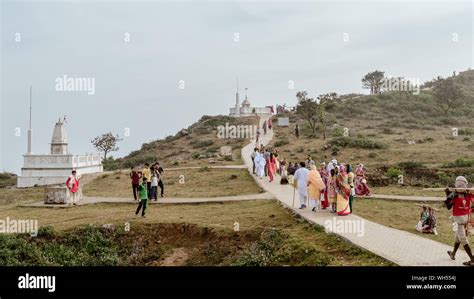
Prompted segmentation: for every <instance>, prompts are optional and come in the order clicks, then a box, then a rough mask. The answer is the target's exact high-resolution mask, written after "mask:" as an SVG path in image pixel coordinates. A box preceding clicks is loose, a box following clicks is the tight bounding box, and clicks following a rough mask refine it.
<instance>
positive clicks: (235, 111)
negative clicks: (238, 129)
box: [229, 79, 272, 117]
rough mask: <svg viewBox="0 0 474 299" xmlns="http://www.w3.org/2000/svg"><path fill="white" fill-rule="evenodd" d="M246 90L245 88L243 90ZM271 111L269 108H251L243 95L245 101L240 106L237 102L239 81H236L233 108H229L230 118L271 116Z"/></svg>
mask: <svg viewBox="0 0 474 299" xmlns="http://www.w3.org/2000/svg"><path fill="white" fill-rule="evenodd" d="M245 90H247V88H246V89H245ZM271 113H272V109H271V108H270V107H252V106H251V105H250V101H249V100H248V98H247V93H245V100H244V101H243V102H242V105H240V101H239V80H238V79H237V92H236V93H235V107H233V108H230V113H229V115H230V116H235V117H243V116H252V115H255V114H271Z"/></svg>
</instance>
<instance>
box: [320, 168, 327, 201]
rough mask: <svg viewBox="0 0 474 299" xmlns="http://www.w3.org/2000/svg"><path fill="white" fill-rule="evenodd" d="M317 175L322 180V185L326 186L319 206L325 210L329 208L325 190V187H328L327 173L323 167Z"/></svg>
mask: <svg viewBox="0 0 474 299" xmlns="http://www.w3.org/2000/svg"><path fill="white" fill-rule="evenodd" d="M319 174H320V176H321V179H322V180H323V183H324V185H325V186H326V188H325V189H324V193H323V196H322V197H321V205H322V207H323V209H326V208H327V207H328V206H329V198H328V189H329V188H327V186H329V173H328V172H327V171H326V169H325V167H323V168H321V170H320V171H319ZM322 199H324V200H322Z"/></svg>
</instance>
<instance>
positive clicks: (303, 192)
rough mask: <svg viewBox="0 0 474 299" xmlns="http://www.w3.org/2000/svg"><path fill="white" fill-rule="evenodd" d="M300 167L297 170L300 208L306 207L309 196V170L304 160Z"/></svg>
mask: <svg viewBox="0 0 474 299" xmlns="http://www.w3.org/2000/svg"><path fill="white" fill-rule="evenodd" d="M300 166H301V167H300V168H298V170H296V171H295V183H296V186H297V188H298V195H299V197H300V209H304V208H306V197H307V196H308V185H307V182H308V174H309V170H308V169H307V168H306V164H305V163H304V162H301V163H300Z"/></svg>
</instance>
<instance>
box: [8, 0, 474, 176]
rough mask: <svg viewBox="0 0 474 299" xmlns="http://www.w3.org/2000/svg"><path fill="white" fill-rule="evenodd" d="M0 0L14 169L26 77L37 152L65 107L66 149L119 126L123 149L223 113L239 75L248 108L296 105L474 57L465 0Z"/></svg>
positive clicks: (85, 145) (82, 146)
mask: <svg viewBox="0 0 474 299" xmlns="http://www.w3.org/2000/svg"><path fill="white" fill-rule="evenodd" d="M0 10H1V13H0V17H1V20H0V25H1V37H0V42H1V45H0V70H1V73H0V74H1V80H0V115H1V121H0V134H1V136H0V137H1V138H0V171H9V172H14V173H17V174H18V173H19V172H20V168H21V166H22V159H23V158H22V155H23V154H25V153H26V149H27V130H28V119H29V118H28V115H29V88H30V85H32V86H33V152H34V153H37V154H40V153H49V147H50V145H49V143H50V142H51V135H52V131H53V127H54V124H55V122H56V121H57V120H58V118H59V117H63V116H64V115H67V124H66V130H67V134H68V137H69V150H70V152H71V153H74V154H82V153H90V152H94V148H93V146H92V144H91V143H90V140H91V139H93V138H94V137H95V136H98V135H100V134H102V133H106V132H109V131H111V132H113V133H116V134H119V135H120V136H121V137H122V138H123V140H122V141H121V142H120V143H119V147H120V150H119V151H118V152H115V153H113V154H112V155H113V156H114V157H121V156H124V155H127V154H128V153H129V152H130V151H133V150H136V149H139V148H140V147H141V145H142V144H143V143H145V142H149V141H152V140H156V139H159V138H164V137H166V136H168V135H172V134H175V133H176V132H177V131H178V130H180V129H181V128H186V127H188V126H189V125H191V124H192V123H194V122H195V121H197V120H198V119H199V118H200V117H201V116H202V115H218V114H224V115H226V114H228V113H229V108H230V107H231V106H232V105H234V103H235V92H236V77H237V76H238V78H239V87H240V94H241V98H243V95H244V88H248V90H247V95H248V99H249V100H250V102H251V103H252V105H253V106H258V107H260V106H266V105H275V104H282V103H286V104H287V105H290V106H293V105H295V104H296V97H295V95H296V92H297V91H301V90H306V91H307V92H308V93H309V95H310V96H313V97H317V96H318V95H319V94H322V93H326V92H333V91H334V92H337V93H339V94H345V93H351V92H356V93H367V92H368V91H367V90H364V89H362V85H361V81H360V79H361V78H362V76H363V75H364V74H366V73H368V72H370V71H373V70H376V69H377V70H382V71H385V73H386V74H388V75H392V76H404V77H408V78H419V80H421V81H422V82H423V81H427V80H431V79H432V78H434V77H436V76H438V75H440V76H449V75H451V74H452V73H453V71H455V70H456V71H463V70H466V69H468V68H472V67H473V55H474V54H473V32H474V31H473V15H474V11H473V4H472V2H471V1H452V0H447V1H434V2H433V1H418V2H417V1H394V0H391V1H388V0H387V1H383V0H382V1H179V2H171V1H143V2H139V1H133V2H132V1H98V2H92V1H85V2H78V1H6V0H3V1H1V3H0ZM64 76H66V78H72V79H75V78H86V79H88V80H93V82H94V90H93V91H94V92H88V91H85V90H82V91H81V90H79V89H80V88H79V87H77V86H75V88H76V90H72V91H67V90H66V91H64V90H60V89H59V88H58V82H61V81H57V80H61V78H64ZM58 78H59V79H58ZM91 82H92V81H91ZM89 91H92V89H91V90H89ZM126 132H129V134H128V136H124V135H125V133H126Z"/></svg>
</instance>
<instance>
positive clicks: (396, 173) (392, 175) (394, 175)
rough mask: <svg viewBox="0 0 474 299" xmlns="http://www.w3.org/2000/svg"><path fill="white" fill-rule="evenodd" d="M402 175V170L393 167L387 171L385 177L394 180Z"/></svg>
mask: <svg viewBox="0 0 474 299" xmlns="http://www.w3.org/2000/svg"><path fill="white" fill-rule="evenodd" d="M402 174H403V172H402V171H401V170H400V169H398V168H396V167H393V166H392V167H390V168H389V169H387V171H386V172H385V176H388V177H389V178H392V179H397V178H398V176H399V175H402Z"/></svg>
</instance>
